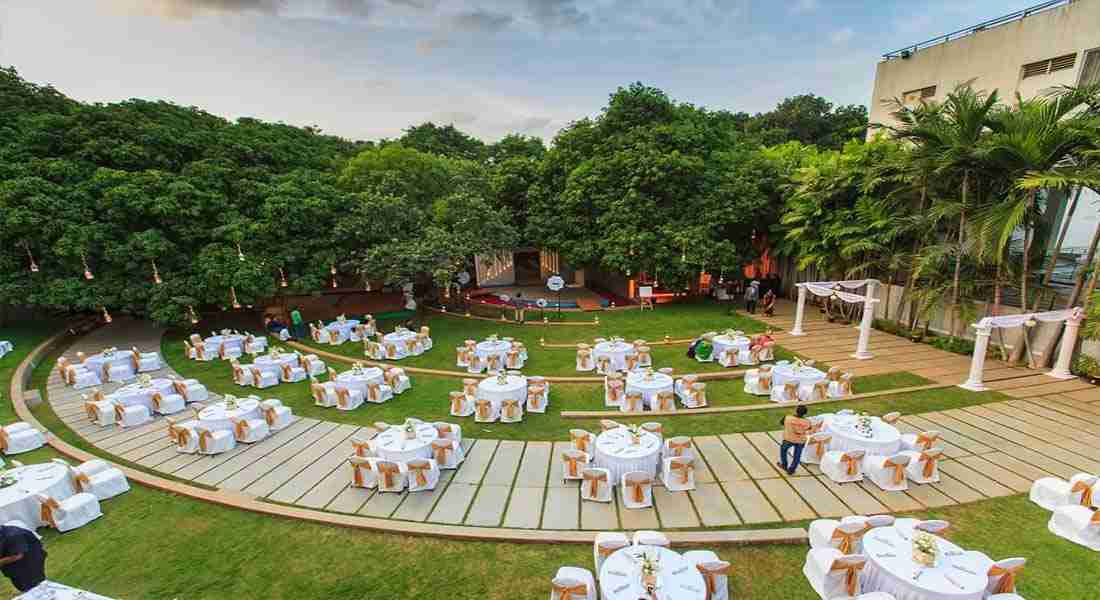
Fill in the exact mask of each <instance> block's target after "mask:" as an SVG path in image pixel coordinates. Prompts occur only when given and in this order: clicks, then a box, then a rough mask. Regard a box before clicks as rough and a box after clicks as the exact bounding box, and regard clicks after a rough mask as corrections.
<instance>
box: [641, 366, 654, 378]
mask: <svg viewBox="0 0 1100 600" xmlns="http://www.w3.org/2000/svg"><path fill="white" fill-rule="evenodd" d="M642 378H643V379H645V380H646V381H653V367H646V370H645V375H643V376H642Z"/></svg>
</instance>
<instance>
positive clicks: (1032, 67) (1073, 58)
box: [1023, 52, 1077, 79]
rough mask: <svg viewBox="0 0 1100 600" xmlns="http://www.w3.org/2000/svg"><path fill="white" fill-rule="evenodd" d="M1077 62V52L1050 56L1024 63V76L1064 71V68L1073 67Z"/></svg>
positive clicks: (1025, 77)
mask: <svg viewBox="0 0 1100 600" xmlns="http://www.w3.org/2000/svg"><path fill="white" fill-rule="evenodd" d="M1075 64H1077V53H1076V52H1074V53H1073V54H1065V55H1062V56H1056V57H1054V58H1048V59H1046V60H1040V61H1036V62H1033V63H1028V64H1026V65H1024V69H1023V71H1024V73H1023V78H1024V79H1027V78H1028V77H1038V76H1039V75H1047V74H1049V73H1053V72H1054V71H1062V70H1064V69H1072V68H1073V66H1074V65H1075Z"/></svg>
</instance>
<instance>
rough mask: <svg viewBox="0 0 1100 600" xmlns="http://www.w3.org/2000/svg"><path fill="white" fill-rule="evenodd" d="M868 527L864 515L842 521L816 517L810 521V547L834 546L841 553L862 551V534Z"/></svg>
mask: <svg viewBox="0 0 1100 600" xmlns="http://www.w3.org/2000/svg"><path fill="white" fill-rule="evenodd" d="M869 529H870V524H869V523H868V520H867V518H866V517H853V518H850V519H844V520H843V521H837V520H835V519H817V520H816V521H813V522H811V523H810V547H811V548H836V549H837V550H840V552H841V553H842V554H858V553H860V552H862V551H863V535H864V534H865V533H867V531H868V530H869Z"/></svg>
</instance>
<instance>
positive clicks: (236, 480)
mask: <svg viewBox="0 0 1100 600" xmlns="http://www.w3.org/2000/svg"><path fill="white" fill-rule="evenodd" d="M784 318H789V317H785V316H782V315H781V316H777V317H776V318H775V319H773V320H772V322H773V323H774V324H776V326H777V327H779V326H783V325H784V323H783V319H784ZM849 329H851V331H850V332H848V331H847V330H849ZM807 331H808V332H809V335H807V336H805V337H799V338H794V337H791V336H782V339H781V342H780V343H781V345H784V346H785V347H788V348H791V349H794V350H797V351H799V352H801V353H804V354H806V355H808V356H812V357H814V358H817V359H818V360H822V361H826V362H828V363H829V364H833V365H840V366H845V365H846V364H847V361H846V359H845V358H844V357H845V356H846V355H847V354H848V353H850V352H851V351H852V349H853V348H854V346H855V335H856V332H855V330H854V329H852V328H850V327H843V326H839V325H830V324H827V323H821V322H813V321H810V322H809V323H808V324H807ZM160 337H161V331H160V330H158V329H156V328H154V327H152V326H150V325H148V324H144V323H138V322H124V321H122V320H120V321H119V322H116V323H115V324H114V325H111V326H109V327H105V328H102V329H100V330H98V331H96V332H94V333H92V334H90V335H88V336H86V337H84V338H82V339H80V340H78V341H77V343H76V344H75V345H73V346H72V347H71V348H69V349H68V350H67V352H66V354H67V355H68V356H70V357H71V358H74V357H75V353H76V352H77V351H81V350H82V351H85V352H89V353H90V352H97V351H99V349H101V348H103V347H106V346H118V347H120V348H128V347H130V346H133V345H137V346H138V347H139V348H141V349H152V348H159V344H160ZM849 337H850V339H849ZM872 351H873V352H875V353H876V359H875V360H872V361H852V366H853V367H855V368H856V369H858V370H857V372H858V373H859V374H868V372H869V371H870V372H874V370H875V369H883V370H882V371H881V372H896V371H898V370H909V371H913V372H916V373H919V374H922V375H924V376H925V377H929V378H933V379H935V378H940V379H937V380H939V381H955V380H961V377H963V376H965V365H967V364H968V362H969V361H967V360H966V358H965V357H961V356H956V355H947V353H944V352H940V351H939V350H935V349H934V348H930V347H929V348H927V350H926V349H925V348H924V347H920V346H914V345H913V344H911V343H909V342H907V341H905V340H899V339H898V338H894V337H892V336H888V335H886V334H880V333H876V334H875V336H874V337H873V339H872ZM914 353H916V354H919V356H920V358H912V356H913V355H914ZM941 355H946V356H941ZM857 363H858V364H857ZM989 374H990V375H991V376H990V377H988V378H987V381H990V382H991V386H990V387H993V388H995V389H999V390H1000V391H1001V392H1003V393H1005V394H1007V395H1009V396H1011V397H1013V399H1012V400H1008V401H1003V402H996V403H992V404H985V405H982V406H975V407H971V408H962V409H954V410H946V411H941V412H929V413H924V414H919V415H909V416H906V417H904V418H903V419H902V421H901V423H900V428H901V429H902V430H903V431H907V432H909V431H912V432H915V431H921V430H929V429H935V430H938V431H940V432H942V434H943V439H944V444H943V445H944V447H945V449H946V453H947V456H948V459H947V460H945V461H943V462H942V463H941V472H942V477H943V481H942V482H941V483H939V484H933V485H920V486H911V487H910V490H909V491H908V492H905V493H898V492H890V493H886V492H882V491H881V490H879V489H878V488H877V487H875V486H874V485H872V484H869V483H866V482H864V483H858V484H845V485H837V484H835V483H833V482H832V481H830V480H829V479H827V478H826V477H824V476H822V475H821V472H820V471H819V470H818V469H817V468H816V467H814V466H809V467H803V468H801V469H800V470H799V472H798V473H797V474H796V475H795V476H788V475H787V474H786V473H782V472H780V471H779V470H778V468H777V467H775V464H774V460H775V455H776V447H777V439H778V434H779V432H776V431H772V432H757V433H747V434H728V435H718V436H713V435H712V436H699V437H696V438H694V440H693V441H694V447H695V452H696V455H697V456H699V457H700V458H701V459H702V460H701V462H702V465H701V466H700V468H699V469H698V470H697V471H696V479H697V489H696V490H695V491H692V492H688V493H669V492H668V491H666V490H665V489H664V488H662V487H657V488H655V490H654V500H655V504H656V506H655V507H654V508H652V509H647V510H626V509H624V508H623V506H622V504H621V501H620V500H619V499H618V498H617V497H616V502H615V503H612V504H599V503H593V502H581V501H580V495H579V487H578V484H577V483H576V482H570V483H563V482H562V481H561V463H560V461H558V460H555V458H556V457H558V456H559V455H560V452H561V451H562V450H563V449H564V448H566V446H567V443H566V442H564V441H537V442H517V441H498V440H490V439H478V440H472V439H471V440H466V441H464V446H465V447H466V452H467V458H466V461H465V462H464V463H463V465H462V467H461V468H460V469H458V470H457V471H445V472H444V473H443V477H442V479H441V480H440V484H439V486H438V487H437V488H436V490H435V491H433V492H430V493H415V494H407V493H403V494H380V493H375V492H372V491H368V490H363V489H359V488H352V487H349V485H348V483H349V480H350V470H349V468H348V466H347V464H346V462H345V459H346V457H347V456H348V455H349V454H351V446H350V443H349V438H350V437H351V436H353V435H355V433H356V432H357V431H359V429H360V428H359V427H357V426H354V425H343V424H337V423H331V422H325V421H319V420H316V419H308V418H300V419H298V420H297V421H296V422H295V423H294V424H293V425H291V426H290V427H289V428H287V429H285V430H283V431H280V432H278V433H276V434H274V435H272V436H271V437H269V438H268V439H266V440H264V441H262V442H259V443H257V444H251V445H243V444H242V445H238V446H237V447H236V448H235V449H234V450H232V451H230V452H226V453H224V454H220V455H217V456H213V457H211V456H200V455H193V454H179V453H177V452H176V451H175V448H174V447H173V445H172V443H171V441H170V440H169V439H168V437H167V436H166V435H165V422H164V419H163V418H160V419H157V420H156V421H155V422H153V423H150V424H147V425H145V426H142V427H138V428H134V429H127V430H122V429H119V428H118V427H115V426H110V427H99V426H97V425H94V424H92V423H90V422H88V420H87V419H86V417H85V415H84V412H83V408H82V405H81V400H80V392H79V391H76V390H73V389H71V388H68V387H66V386H64V384H63V383H62V381H61V380H60V378H58V377H57V375H56V373H54V374H52V375H51V377H50V379H49V383H48V390H49V401H50V403H51V405H52V406H53V408H54V410H55V411H56V412H57V414H58V415H59V416H60V417H61V419H62V420H63V421H64V422H65V423H66V424H67V425H68V426H69V427H70V428H72V429H73V430H74V431H75V432H77V433H78V434H79V435H80V436H82V437H83V438H84V439H85V440H87V442H88V443H90V444H92V445H95V446H97V447H99V448H100V449H101V450H103V451H105V452H107V453H109V454H112V455H115V456H118V457H120V458H122V459H125V460H128V461H131V462H133V463H136V464H138V465H141V466H143V467H146V468H148V469H151V470H152V471H155V472H158V473H160V474H165V475H170V476H172V477H176V478H179V479H182V480H189V481H193V482H195V483H198V484H202V485H206V486H212V487H216V488H221V489H228V490H234V491H239V492H241V493H244V494H247V495H250V496H254V497H257V498H263V499H268V500H272V501H276V502H281V503H286V504H290V505H299V506H303V507H308V508H313V509H322V510H327V511H334V512H340V513H349V514H361V515H368V516H373V517H382V518H391V519H401V520H407V521H417V522H428V523H441V524H464V525H469V526H479V527H509V528H526V529H548V530H610V529H649V528H661V529H671V528H687V529H691V528H714V527H727V526H734V525H740V524H760V523H770V522H777V521H795V520H801V519H810V518H815V517H819V516H821V517H840V516H843V515H849V514H857V513H858V514H868V513H881V512H897V511H906V510H917V509H921V508H924V507H939V506H947V505H952V504H957V503H964V502H971V501H975V500H980V499H983V498H989V497H997V496H1006V495H1009V494H1015V493H1020V492H1024V491H1026V490H1027V489H1028V487H1029V486H1030V484H1031V482H1032V481H1033V480H1035V479H1037V478H1039V477H1044V476H1048V475H1056V476H1059V477H1068V476H1070V475H1072V474H1073V473H1075V472H1077V471H1089V472H1100V457H1097V456H1096V452H1095V447H1096V441H1097V439H1098V436H1100V389H1098V388H1095V387H1092V386H1090V385H1088V384H1085V383H1083V382H1081V381H1077V380H1071V381H1060V380H1056V379H1053V378H1050V377H1048V376H1046V375H1042V374H1035V372H1034V371H1025V370H1021V369H1011V368H1009V367H1006V366H1004V365H1000V366H998V365H997V364H992V363H991V365H990V369H989ZM156 375H158V376H172V375H175V373H174V372H173V371H172V370H171V369H170V368H167V367H166V368H165V369H164V370H162V371H159V372H158V373H157V374H156ZM414 385H415V382H414ZM115 387H117V386H112V385H108V386H104V389H105V391H108V392H109V391H111V390H113V389H114V388H115ZM212 400H213V398H212Z"/></svg>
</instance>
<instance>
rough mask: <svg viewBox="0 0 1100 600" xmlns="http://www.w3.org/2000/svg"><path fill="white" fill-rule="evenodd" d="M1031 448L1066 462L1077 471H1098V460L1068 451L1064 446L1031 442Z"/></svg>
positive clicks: (1099, 466)
mask: <svg viewBox="0 0 1100 600" xmlns="http://www.w3.org/2000/svg"><path fill="white" fill-rule="evenodd" d="M1031 448H1032V449H1033V450H1035V451H1036V452H1038V453H1040V454H1044V455H1046V456H1049V457H1051V458H1053V459H1055V460H1058V461H1060V462H1063V463H1066V464H1067V465H1070V466H1072V467H1074V468H1076V469H1077V470H1078V471H1084V472H1086V473H1100V462H1098V461H1095V460H1092V459H1091V458H1085V457H1084V456H1081V455H1080V454H1076V453H1074V452H1070V451H1069V450H1066V449H1064V448H1060V447H1058V446H1055V445H1054V444H1033V445H1032V446H1031Z"/></svg>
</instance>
